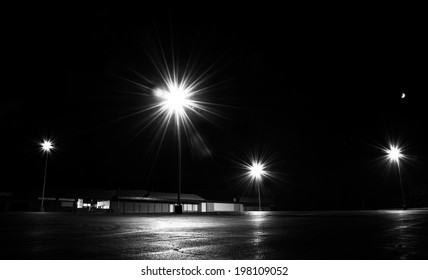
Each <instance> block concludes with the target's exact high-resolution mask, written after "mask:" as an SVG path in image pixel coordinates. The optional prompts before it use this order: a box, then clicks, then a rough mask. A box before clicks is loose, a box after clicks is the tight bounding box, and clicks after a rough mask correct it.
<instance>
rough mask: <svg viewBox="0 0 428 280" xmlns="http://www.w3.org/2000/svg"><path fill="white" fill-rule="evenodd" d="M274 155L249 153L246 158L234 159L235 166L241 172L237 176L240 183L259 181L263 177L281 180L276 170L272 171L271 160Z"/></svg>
mask: <svg viewBox="0 0 428 280" xmlns="http://www.w3.org/2000/svg"><path fill="white" fill-rule="evenodd" d="M273 159H274V157H273V156H271V157H266V155H265V154H262V155H255V154H251V155H250V156H249V157H248V160H238V161H235V163H236V164H237V166H238V167H239V168H240V169H242V170H243V172H242V173H241V174H240V175H238V176H237V178H240V181H241V183H244V184H245V183H246V182H247V183H250V184H253V183H261V182H262V181H263V179H271V180H276V179H278V180H281V177H280V175H279V174H277V173H276V172H274V171H272V162H273Z"/></svg>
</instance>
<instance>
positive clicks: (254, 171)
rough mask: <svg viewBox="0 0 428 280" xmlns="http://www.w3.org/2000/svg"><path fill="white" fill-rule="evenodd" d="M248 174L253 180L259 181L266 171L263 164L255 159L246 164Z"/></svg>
mask: <svg viewBox="0 0 428 280" xmlns="http://www.w3.org/2000/svg"><path fill="white" fill-rule="evenodd" d="M247 168H248V175H249V176H251V177H252V178H253V179H254V180H257V181H260V180H261V179H262V177H263V176H264V175H266V173H267V171H266V170H265V164H264V163H261V162H257V161H253V162H252V163H251V166H248V167H247Z"/></svg>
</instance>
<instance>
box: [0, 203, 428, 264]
mask: <svg viewBox="0 0 428 280" xmlns="http://www.w3.org/2000/svg"><path fill="white" fill-rule="evenodd" d="M427 218H428V210H407V211H401V210H385V211H349V212H335V211H318V212H291V211H289V212H245V213H242V214H216V213H213V214H183V215H174V214H146V215H137V214H95V213H92V214H90V213H84V214H81V213H0V222H1V225H2V227H1V229H0V232H1V237H2V238H1V243H0V245H1V248H2V250H1V253H0V255H1V259H333V260H336V259H356V260H358V259H369V260H371V259H428V234H427V233H428V219H427Z"/></svg>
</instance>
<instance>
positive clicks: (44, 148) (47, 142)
mask: <svg viewBox="0 0 428 280" xmlns="http://www.w3.org/2000/svg"><path fill="white" fill-rule="evenodd" d="M40 146H41V149H42V152H43V153H45V154H46V161H45V173H44V177H43V191H42V203H41V205H40V212H43V211H44V210H45V209H44V205H43V204H44V201H45V187H46V174H47V171H48V155H49V152H50V150H52V149H53V143H52V141H50V140H44V141H43V142H42V143H40Z"/></svg>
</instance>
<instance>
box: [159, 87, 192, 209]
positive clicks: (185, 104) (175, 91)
mask: <svg viewBox="0 0 428 280" xmlns="http://www.w3.org/2000/svg"><path fill="white" fill-rule="evenodd" d="M193 94H194V92H192V88H191V87H188V86H187V85H186V84H185V83H184V82H183V83H177V82H175V81H170V82H169V83H167V88H166V89H157V90H156V91H155V95H156V96H158V97H160V98H161V100H162V101H161V102H160V104H159V106H160V110H161V112H164V113H166V116H167V119H168V123H169V120H170V119H171V118H173V119H174V122H175V126H176V129H177V138H178V192H177V204H176V205H175V208H174V212H175V213H176V214H181V213H183V207H182V205H181V183H182V182H181V181H182V178H181V177H182V174H181V125H182V124H183V125H184V123H185V122H186V121H189V116H188V115H187V114H186V108H190V109H192V108H193V107H197V106H198V105H197V103H196V102H195V101H193V100H192V99H190V98H191V97H192V96H193Z"/></svg>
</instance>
